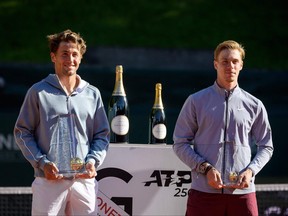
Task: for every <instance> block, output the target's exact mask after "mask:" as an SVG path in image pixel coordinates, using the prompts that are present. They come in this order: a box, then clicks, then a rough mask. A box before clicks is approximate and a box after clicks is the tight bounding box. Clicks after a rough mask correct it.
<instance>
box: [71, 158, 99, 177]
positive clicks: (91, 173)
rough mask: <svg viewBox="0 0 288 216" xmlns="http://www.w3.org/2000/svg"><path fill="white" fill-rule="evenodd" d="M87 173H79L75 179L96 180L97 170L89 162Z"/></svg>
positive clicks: (86, 165)
mask: <svg viewBox="0 0 288 216" xmlns="http://www.w3.org/2000/svg"><path fill="white" fill-rule="evenodd" d="M85 168H86V172H84V173H77V174H76V176H75V178H83V179H88V178H95V177H96V175H97V173H96V169H95V166H94V164H93V163H91V162H88V163H86V164H85Z"/></svg>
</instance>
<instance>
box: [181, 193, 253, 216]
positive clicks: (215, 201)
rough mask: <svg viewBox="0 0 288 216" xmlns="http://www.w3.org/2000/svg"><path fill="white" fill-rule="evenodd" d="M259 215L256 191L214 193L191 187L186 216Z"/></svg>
mask: <svg viewBox="0 0 288 216" xmlns="http://www.w3.org/2000/svg"><path fill="white" fill-rule="evenodd" d="M211 215H213V216H246V215H247V216H248V215H249V216H250V215H251V216H258V206H257V199H256V193H249V194H241V195H239V194H237V195H232V194H213V193H203V192H200V191H197V190H193V189H190V190H189V196H188V202H187V209H186V216H211Z"/></svg>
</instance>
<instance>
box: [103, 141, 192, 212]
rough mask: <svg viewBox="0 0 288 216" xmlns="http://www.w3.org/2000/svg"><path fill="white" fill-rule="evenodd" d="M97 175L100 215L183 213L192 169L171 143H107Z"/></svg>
mask: <svg viewBox="0 0 288 216" xmlns="http://www.w3.org/2000/svg"><path fill="white" fill-rule="evenodd" d="M97 179H98V181H99V190H100V191H99V194H98V208H99V215H109V216H113V215H137V216H138V215H145V216H148V215H151V216H155V215H157V216H160V215H165V216H167V215H171V216H177V215H182V216H183V215H185V210H186V201H187V195H188V190H189V189H190V184H191V173H190V169H189V168H188V167H187V166H186V165H184V164H183V163H182V162H181V161H180V160H179V159H178V158H177V157H176V155H175V154H174V152H173V150H172V146H171V145H162V144H161V145H149V144H134V145H133V144H110V147H109V150H108V154H107V157H106V159H105V161H104V163H103V164H102V165H101V166H100V167H99V170H98V175H97Z"/></svg>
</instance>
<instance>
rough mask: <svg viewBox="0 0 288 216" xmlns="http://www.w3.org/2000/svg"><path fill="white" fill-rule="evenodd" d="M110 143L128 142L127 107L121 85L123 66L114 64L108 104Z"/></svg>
mask: <svg viewBox="0 0 288 216" xmlns="http://www.w3.org/2000/svg"><path fill="white" fill-rule="evenodd" d="M108 119H109V123H110V128H111V133H110V142H111V143H129V107H128V101H127V97H126V93H125V90H124V85H123V67H122V65H117V66H116V78H115V86H114V90H113V93H112V96H111V98H110V101H109V105H108Z"/></svg>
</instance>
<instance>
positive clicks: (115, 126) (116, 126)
mask: <svg viewBox="0 0 288 216" xmlns="http://www.w3.org/2000/svg"><path fill="white" fill-rule="evenodd" d="M111 129H112V131H113V132H114V133H115V134H117V135H126V134H127V133H128V131H129V119H128V118H127V116H125V115H118V116H115V117H114V118H113V119H112V121H111Z"/></svg>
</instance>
